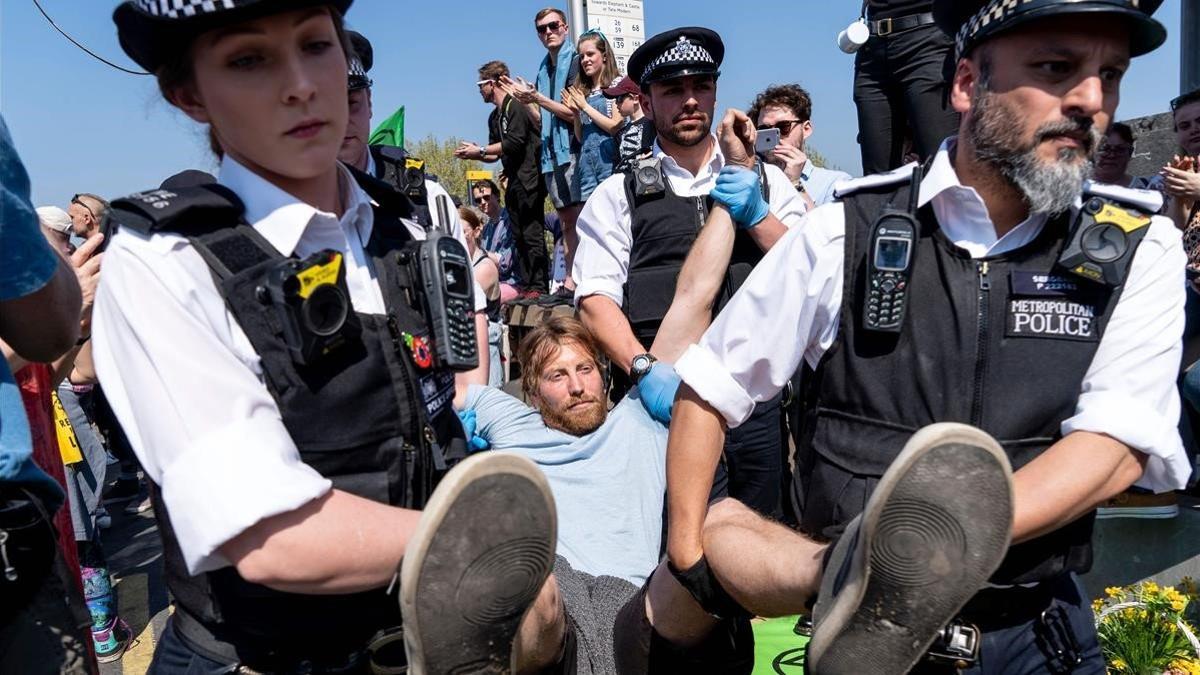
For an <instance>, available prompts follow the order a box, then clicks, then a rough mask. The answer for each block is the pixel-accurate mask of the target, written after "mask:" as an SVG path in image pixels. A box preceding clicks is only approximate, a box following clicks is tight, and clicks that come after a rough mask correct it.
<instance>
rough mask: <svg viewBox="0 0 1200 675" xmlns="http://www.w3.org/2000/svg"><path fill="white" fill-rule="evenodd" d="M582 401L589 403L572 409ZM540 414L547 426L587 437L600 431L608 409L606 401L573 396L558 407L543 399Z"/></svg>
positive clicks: (539, 406)
mask: <svg viewBox="0 0 1200 675" xmlns="http://www.w3.org/2000/svg"><path fill="white" fill-rule="evenodd" d="M581 401H587V403H585V404H583V405H579V406H576V407H574V408H572V407H571V406H573V405H575V404H576V403H580V402H581ZM538 412H540V413H541V414H542V420H543V421H544V422H545V423H546V426H548V427H550V428H551V429H558V430H559V431H565V432H566V433H568V434H571V435H572V436H586V435H587V434H590V433H592V432H593V431H595V430H596V429H599V428H600V425H601V424H604V420H605V418H606V417H608V408H607V407H606V406H605V405H604V401H603V400H600V399H597V398H594V397H592V396H589V395H584V396H572V397H570V398H568V399H566V400H564V401H563V402H562V404H561V405H559V406H557V407H555V406H553V405H550V404H549V402H547V401H546V400H544V399H543V400H541V401H539V402H538Z"/></svg>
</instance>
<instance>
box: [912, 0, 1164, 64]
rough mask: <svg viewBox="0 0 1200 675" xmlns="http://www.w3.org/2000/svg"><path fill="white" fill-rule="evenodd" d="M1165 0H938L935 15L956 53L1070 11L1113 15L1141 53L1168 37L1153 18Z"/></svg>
mask: <svg viewBox="0 0 1200 675" xmlns="http://www.w3.org/2000/svg"><path fill="white" fill-rule="evenodd" d="M1161 4H1162V0H935V1H934V3H933V16H934V19H935V20H936V21H937V24H938V26H940V27H941V29H942V30H943V31H945V32H946V34H947V35H951V36H954V38H955V56H956V57H957V58H962V57H963V56H965V55H966V54H967V53H968V52H970V51H971V50H972V49H974V48H975V46H976V45H978V44H980V43H982V42H984V41H986V40H988V39H990V38H992V37H994V36H996V35H998V34H1000V33H1002V32H1004V31H1007V30H1009V29H1011V28H1014V27H1016V26H1020V25H1022V24H1025V23H1028V22H1030V21H1033V20H1035V19H1043V18H1047V17H1052V16H1063V15H1068V14H1111V15H1114V16H1117V17H1121V18H1122V19H1124V23H1125V25H1126V26H1127V27H1128V28H1129V31H1130V44H1129V47H1130V55H1131V56H1141V55H1142V54H1146V53H1148V52H1152V51H1154V50H1155V49H1157V48H1158V47H1159V46H1160V45H1162V43H1163V42H1164V41H1166V39H1167V29H1166V28H1165V27H1163V25H1162V24H1161V23H1159V22H1158V21H1156V20H1155V19H1154V18H1152V16H1151V15H1153V14H1154V12H1155V10H1157V9H1158V7H1159V5H1161Z"/></svg>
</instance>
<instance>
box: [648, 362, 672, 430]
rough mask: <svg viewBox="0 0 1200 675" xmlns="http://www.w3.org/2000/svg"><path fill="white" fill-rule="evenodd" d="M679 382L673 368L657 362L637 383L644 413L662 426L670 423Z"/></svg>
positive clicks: (667, 364)
mask: <svg viewBox="0 0 1200 675" xmlns="http://www.w3.org/2000/svg"><path fill="white" fill-rule="evenodd" d="M679 381H680V380H679V375H678V374H677V373H676V372H675V368H674V366H672V365H671V364H669V363H663V362H662V361H658V362H656V363H655V364H654V365H653V366H651V367H650V372H648V373H646V374H645V375H644V376H643V377H642V379H641V381H640V382H638V396H639V397H640V398H641V399H642V405H643V406H645V408H646V412H648V413H650V416H651V417H653V418H654V419H655V420H657V421H659V422H662V423H663V424H670V423H671V407H672V406H673V405H675V392H677V391H679Z"/></svg>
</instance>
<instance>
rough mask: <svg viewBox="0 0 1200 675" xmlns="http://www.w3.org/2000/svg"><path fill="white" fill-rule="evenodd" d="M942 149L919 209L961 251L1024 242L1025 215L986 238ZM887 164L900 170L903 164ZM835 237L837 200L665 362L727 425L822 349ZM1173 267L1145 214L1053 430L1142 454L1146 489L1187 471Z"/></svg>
mask: <svg viewBox="0 0 1200 675" xmlns="http://www.w3.org/2000/svg"><path fill="white" fill-rule="evenodd" d="M950 147H952V146H951V145H950V144H949V142H948V143H947V144H944V145H943V146H942V148H941V150H940V151H939V152H938V154H937V156H936V158H935V159H934V163H933V166H932V167H931V169H930V171H929V173H928V175H927V176H926V177H925V179H924V180H923V181H922V183H921V196H920V203H921V205H922V206H923V205H925V204H928V203H930V202H931V201H932V202H933V210H934V213H935V215H936V216H937V220H938V223H939V224H940V225H941V227H942V230H943V231H944V232H945V233H946V235H947V236H948V237H949V239H950V240H951V241H953V242H954V243H955V244H956V245H958V246H959V247H961V248H963V249H965V250H967V251H968V252H970V254H971V256H972V257H973V258H982V257H985V256H994V255H999V254H1001V253H1004V252H1006V251H1011V250H1013V249H1016V248H1018V247H1020V246H1022V245H1024V244H1026V243H1028V242H1030V241H1032V240H1033V239H1034V237H1036V236H1037V235H1038V233H1039V232H1040V231H1041V229H1042V227H1043V226H1044V225H1045V223H1046V220H1047V219H1046V217H1045V216H1036V215H1035V216H1032V217H1030V218H1029V219H1028V220H1026V221H1025V222H1023V223H1021V224H1020V225H1018V226H1017V227H1015V228H1013V229H1012V230H1011V231H1009V232H1008V233H1007V234H1005V235H1004V236H1003V237H1001V238H999V239H998V238H997V237H996V232H995V228H994V226H993V225H992V222H991V219H990V218H989V216H988V212H987V207H986V206H985V205H984V203H983V200H982V199H981V198H980V197H979V195H978V193H976V192H975V190H974V189H973V188H970V187H966V186H963V185H962V184H960V183H959V181H958V176H957V174H956V173H955V171H954V167H953V166H952V165H951V162H950V154H949V149H950ZM898 171H900V172H905V173H911V171H912V167H911V166H909V167H905V168H903V169H900V170H898ZM861 180H864V181H866V180H871V179H870V178H867V179H861ZM1072 217H1074V213H1073V214H1072ZM844 236H845V216H844V212H843V207H842V204H841V203H834V204H829V205H826V206H822V207H820V208H818V209H815V210H814V211H813V212H812V213H811V214H809V216H808V218H807V219H806V221H805V223H804V224H803V225H802V226H801V227H798V228H792V230H791V231H790V232H789V233H788V234H787V236H786V237H785V238H784V239H783V240H781V241H780V242H778V243H777V244H776V245H775V246H774V247H773V248H772V249H771V251H770V253H768V254H767V256H766V257H765V258H764V259H763V260H762V261H761V262H760V263H759V264H758V266H757V267H755V269H754V272H753V273H752V274H751V275H750V278H749V279H747V281H746V283H745V284H744V285H743V286H742V287H741V289H740V290H739V291H738V293H737V294H736V295H735V296H734V297H733V299H732V300H731V301H730V302H729V304H728V305H726V307H725V309H724V311H722V312H721V314H720V315H719V316H718V317H717V318H716V319H715V320H714V321H713V324H712V326H710V327H709V329H708V331H707V332H705V334H704V336H703V337H702V338H701V339H700V342H699V344H696V345H692V346H691V347H689V348H688V350H687V351H686V352H685V353H684V355H683V357H682V358H680V359H679V361H678V362H677V363H676V364H675V370H676V371H677V372H678V373H679V375H680V377H682V378H683V381H684V382H686V383H687V384H688V386H690V387H691V388H692V389H694V390H695V391H696V392H697V393H698V394H699V395H700V396H701V397H702V398H703V399H704V400H706V401H708V403H709V404H711V405H712V406H713V407H714V408H716V409H717V410H718V411H720V413H721V415H722V416H723V417H724V418H725V421H726V422H727V423H728V424H729V426H731V427H736V426H738V425H739V424H741V423H743V422H744V421H745V420H746V419H747V418H748V417H749V416H750V413H751V411H752V410H753V408H754V404H755V402H758V401H764V400H766V399H768V398H770V397H772V396H773V395H774V394H776V393H777V392H778V391H779V390H780V389H782V387H783V386H784V384H785V383H786V382H787V381H788V380H789V379H790V378H791V376H792V374H793V373H795V372H796V368H797V367H798V366H799V365H800V360H801V359H804V361H805V362H806V363H807V364H808V365H809V366H810V367H813V368H815V367H816V366H817V365H818V364H819V363H820V361H821V358H822V356H824V354H825V352H826V350H828V349H829V347H830V346H831V345H832V344H833V341H834V339H835V338H836V336H837V331H838V317H839V315H840V312H841V306H842V284H843V262H844V250H845V249H844V243H845V241H844ZM1184 263H1185V256H1184V253H1183V248H1182V247H1181V243H1180V234H1179V231H1178V230H1177V229H1176V228H1175V227H1174V226H1173V225H1172V223H1171V221H1170V220H1168V219H1166V218H1162V217H1155V218H1154V221H1153V223H1152V224H1151V225H1150V228H1149V232H1148V233H1147V234H1146V237H1145V239H1143V240H1142V243H1141V245H1140V246H1139V247H1138V250H1137V253H1136V255H1135V256H1134V259H1133V263H1132V265H1131V268H1130V271H1129V277H1128V280H1127V281H1126V284H1125V289H1124V291H1123V292H1122V294H1121V298H1120V301H1119V302H1118V304H1117V306H1116V308H1115V309H1114V310H1113V313H1112V317H1111V318H1110V320H1109V323H1108V327H1107V329H1106V330H1105V333H1104V336H1103V338H1102V339H1101V341H1100V344H1099V346H1098V348H1097V350H1096V354H1095V357H1094V358H1093V360H1092V363H1091V366H1090V367H1089V368H1088V370H1087V373H1086V374H1085V375H1084V378H1083V382H1082V386H1081V388H1080V394H1079V403H1078V405H1077V407H1076V410H1075V414H1074V415H1073V416H1072V417H1070V418H1068V419H1067V420H1065V421H1064V422H1063V423H1062V429H1061V430H1062V434H1063V435H1064V436H1065V435H1067V434H1070V433H1071V432H1073V431H1090V432H1094V433H1102V434H1107V435H1108V436H1111V437H1113V438H1115V439H1117V440H1118V441H1120V442H1122V443H1124V444H1126V445H1128V446H1129V447H1132V448H1134V449H1135V450H1138V451H1140V452H1142V453H1145V454H1146V455H1148V456H1149V457H1150V461H1149V463H1148V464H1147V466H1146V471H1145V474H1144V475H1143V477H1142V479H1141V480H1139V481H1138V485H1140V486H1143V487H1146V488H1150V489H1153V490H1157V491H1164V490H1169V489H1178V488H1182V487H1184V485H1185V483H1186V481H1187V478H1188V475H1189V474H1190V473H1191V464H1190V463H1189V462H1188V459H1187V456H1186V455H1185V453H1184V450H1183V445H1182V443H1181V441H1180V439H1179V434H1178V432H1177V430H1176V424H1177V423H1178V420H1179V405H1180V404H1179V394H1178V392H1177V391H1176V387H1175V380H1176V376H1177V375H1178V373H1179V362H1180V358H1181V353H1182V352H1181V343H1180V340H1181V337H1182V335H1183V323H1184V314H1183V304H1184V293H1185V289H1184V274H1183V266H1184ZM1030 376H1031V377H1037V376H1038V375H1037V374H1036V373H1030Z"/></svg>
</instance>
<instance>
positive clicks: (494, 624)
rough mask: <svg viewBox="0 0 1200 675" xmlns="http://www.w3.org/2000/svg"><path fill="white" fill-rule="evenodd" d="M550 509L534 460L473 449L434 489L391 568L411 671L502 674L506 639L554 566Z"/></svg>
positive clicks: (508, 663)
mask: <svg viewBox="0 0 1200 675" xmlns="http://www.w3.org/2000/svg"><path fill="white" fill-rule="evenodd" d="M557 532H558V520H557V513H556V510H555V506H554V497H553V495H552V494H551V492H550V486H549V484H548V483H547V482H546V478H545V476H544V475H542V472H541V471H540V470H538V468H537V465H535V464H534V463H533V462H531V461H529V460H528V459H526V458H524V457H521V456H519V455H512V454H505V453H491V452H489V453H481V454H478V455H475V456H473V457H469V458H467V459H466V460H464V461H463V462H461V463H460V464H459V465H458V466H456V467H455V468H454V469H453V470H452V471H451V472H450V473H449V474H447V475H446V477H445V478H444V479H443V480H442V482H441V483H440V484H439V485H438V488H437V490H435V491H434V493H433V496H432V497H431V498H430V500H429V503H428V504H427V505H426V506H425V510H424V512H423V513H422V516H421V520H420V522H419V523H418V525H417V528H416V530H414V532H413V534H412V537H411V538H410V539H409V542H408V546H407V548H406V550H405V555H404V560H403V562H402V563H401V566H400V610H401V613H402V614H403V616H404V642H405V647H406V648H407V651H408V666H409V670H408V672H409V673H412V675H465V674H467V673H489V674H492V673H494V674H501V673H509V672H512V652H513V637H514V636H516V633H517V628H518V627H519V626H520V623H521V619H522V618H523V617H524V616H525V613H526V611H527V610H528V609H529V606H530V604H531V603H532V602H533V600H534V599H535V598H536V597H537V595H538V593H539V591H541V588H542V584H543V583H544V582H545V580H546V577H547V576H549V574H550V570H551V568H552V567H553V565H554V548H555V538H556V535H557Z"/></svg>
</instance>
